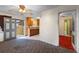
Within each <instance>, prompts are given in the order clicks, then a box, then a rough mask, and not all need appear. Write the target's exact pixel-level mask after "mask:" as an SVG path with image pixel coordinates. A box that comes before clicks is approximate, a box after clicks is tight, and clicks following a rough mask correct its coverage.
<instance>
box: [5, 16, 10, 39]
mask: <svg viewBox="0 0 79 59" xmlns="http://www.w3.org/2000/svg"><path fill="white" fill-rule="evenodd" d="M10 22H11V18H7V17H4V39H5V40H9V39H11V33H10V31H11V27H10V26H11V23H10Z"/></svg>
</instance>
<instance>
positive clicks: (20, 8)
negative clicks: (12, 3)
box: [19, 5, 26, 13]
mask: <svg viewBox="0 0 79 59" xmlns="http://www.w3.org/2000/svg"><path fill="white" fill-rule="evenodd" d="M19 12H20V13H25V12H26V7H25V6H24V5H19Z"/></svg>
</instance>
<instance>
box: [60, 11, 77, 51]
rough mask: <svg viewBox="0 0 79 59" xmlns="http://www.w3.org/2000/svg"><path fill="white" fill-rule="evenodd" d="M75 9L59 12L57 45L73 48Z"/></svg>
mask: <svg viewBox="0 0 79 59" xmlns="http://www.w3.org/2000/svg"><path fill="white" fill-rule="evenodd" d="M75 20H76V10H70V11H65V12H60V13H59V46H61V47H63V48H67V49H71V50H75Z"/></svg>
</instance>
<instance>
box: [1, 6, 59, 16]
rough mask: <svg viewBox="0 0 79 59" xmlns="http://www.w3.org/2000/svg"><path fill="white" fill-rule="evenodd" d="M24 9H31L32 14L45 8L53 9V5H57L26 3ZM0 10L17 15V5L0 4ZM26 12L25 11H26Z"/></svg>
mask: <svg viewBox="0 0 79 59" xmlns="http://www.w3.org/2000/svg"><path fill="white" fill-rule="evenodd" d="M25 7H26V9H27V10H28V9H29V10H31V11H32V13H33V14H36V15H37V14H39V13H40V12H43V11H45V10H47V9H53V8H55V7H58V6H56V5H27V6H25ZM0 12H4V13H9V14H14V15H18V14H19V12H18V5H0ZM26 14H27V11H26Z"/></svg>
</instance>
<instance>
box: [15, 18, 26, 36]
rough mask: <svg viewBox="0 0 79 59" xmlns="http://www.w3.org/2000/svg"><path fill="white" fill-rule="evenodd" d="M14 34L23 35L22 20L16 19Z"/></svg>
mask: <svg viewBox="0 0 79 59" xmlns="http://www.w3.org/2000/svg"><path fill="white" fill-rule="evenodd" d="M16 36H17V37H21V36H24V20H19V19H17V20H16Z"/></svg>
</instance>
